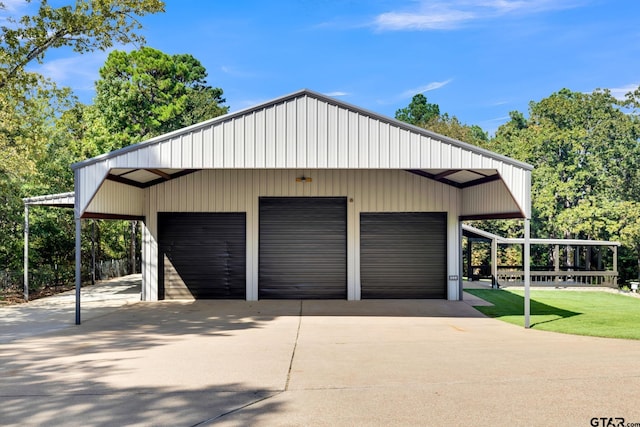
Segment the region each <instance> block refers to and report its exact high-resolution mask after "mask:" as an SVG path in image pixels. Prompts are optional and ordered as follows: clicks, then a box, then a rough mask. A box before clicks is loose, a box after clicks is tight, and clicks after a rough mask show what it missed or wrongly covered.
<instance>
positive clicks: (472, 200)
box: [461, 181, 520, 216]
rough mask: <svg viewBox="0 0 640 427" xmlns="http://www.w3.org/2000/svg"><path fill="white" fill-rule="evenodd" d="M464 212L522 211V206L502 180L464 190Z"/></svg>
mask: <svg viewBox="0 0 640 427" xmlns="http://www.w3.org/2000/svg"><path fill="white" fill-rule="evenodd" d="M462 200H463V201H462V214H461V215H463V216H465V215H485V214H492V213H496V212H501V213H514V212H520V206H518V204H517V203H516V201H515V199H514V197H513V196H512V195H511V193H510V192H509V191H506V189H505V184H504V182H502V181H493V182H490V183H487V184H483V185H477V186H473V187H469V188H465V189H463V190H462Z"/></svg>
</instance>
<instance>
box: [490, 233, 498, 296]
mask: <svg viewBox="0 0 640 427" xmlns="http://www.w3.org/2000/svg"><path fill="white" fill-rule="evenodd" d="M491 280H492V283H491V285H492V286H493V287H494V288H497V287H498V239H495V238H494V239H491Z"/></svg>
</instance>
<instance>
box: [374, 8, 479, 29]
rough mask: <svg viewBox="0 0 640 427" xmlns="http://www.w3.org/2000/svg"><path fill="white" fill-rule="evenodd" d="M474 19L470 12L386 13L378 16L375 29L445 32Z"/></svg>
mask: <svg viewBox="0 0 640 427" xmlns="http://www.w3.org/2000/svg"><path fill="white" fill-rule="evenodd" d="M473 18H474V14H473V13H471V12H463V11H457V10H440V11H436V10H433V11H428V12H423V13H407V12H387V13H383V14H381V15H378V16H377V17H376V20H375V24H374V25H375V27H376V28H377V29H378V30H386V31H400V30H447V29H452V28H456V27H457V26H459V25H460V24H461V23H463V22H465V21H469V20H471V19H473Z"/></svg>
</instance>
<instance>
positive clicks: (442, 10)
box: [371, 0, 585, 31]
mask: <svg viewBox="0 0 640 427" xmlns="http://www.w3.org/2000/svg"><path fill="white" fill-rule="evenodd" d="M584 1H585V0H574V1H571V0H569V1H558V0H452V1H447V2H445V1H435V2H434V1H426V0H421V1H420V2H418V4H419V6H418V7H417V8H415V9H413V10H403V11H389V12H385V13H382V14H380V15H378V16H376V17H375V19H374V20H373V22H372V23H371V25H372V26H373V27H374V28H376V29H377V30H379V31H427V30H450V29H455V28H459V27H461V26H463V25H464V24H466V23H468V22H471V21H476V20H482V19H490V18H496V17H501V16H507V15H527V14H534V13H541V12H546V11H552V10H563V9H570V8H574V7H577V6H579V5H580V4H581V3H583V2H584Z"/></svg>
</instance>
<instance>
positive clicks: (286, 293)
mask: <svg viewBox="0 0 640 427" xmlns="http://www.w3.org/2000/svg"><path fill="white" fill-rule="evenodd" d="M259 203H260V208H259V215H260V233H259V242H260V243H259V247H260V248H259V280H258V296H259V298H260V299H346V298H347V200H346V198H344V197H261V198H260V201H259Z"/></svg>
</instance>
